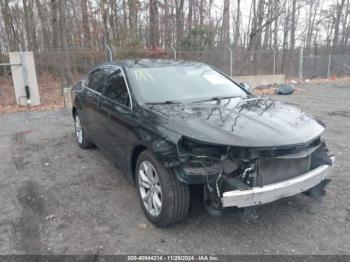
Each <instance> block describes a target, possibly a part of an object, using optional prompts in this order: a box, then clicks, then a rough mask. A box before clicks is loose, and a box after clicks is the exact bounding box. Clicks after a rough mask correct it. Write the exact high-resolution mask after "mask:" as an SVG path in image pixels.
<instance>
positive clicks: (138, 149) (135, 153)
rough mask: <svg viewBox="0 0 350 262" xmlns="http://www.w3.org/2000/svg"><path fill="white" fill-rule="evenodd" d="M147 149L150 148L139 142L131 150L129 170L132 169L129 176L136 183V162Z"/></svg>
mask: <svg viewBox="0 0 350 262" xmlns="http://www.w3.org/2000/svg"><path fill="white" fill-rule="evenodd" d="M145 150H149V148H148V147H147V146H145V145H143V144H138V145H136V146H134V148H133V150H132V151H131V155H130V161H129V170H130V172H129V173H130V174H129V176H130V179H131V180H132V182H134V183H135V171H136V162H137V159H138V157H139V156H140V154H141V153H142V152H143V151H145ZM151 151H152V150H151Z"/></svg>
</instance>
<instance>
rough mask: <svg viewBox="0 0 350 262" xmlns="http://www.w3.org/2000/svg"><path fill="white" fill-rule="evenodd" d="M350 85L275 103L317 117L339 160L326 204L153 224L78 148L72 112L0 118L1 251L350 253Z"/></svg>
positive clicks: (104, 165) (114, 178)
mask: <svg viewBox="0 0 350 262" xmlns="http://www.w3.org/2000/svg"><path fill="white" fill-rule="evenodd" d="M349 85H350V81H348V82H347V81H345V82H344V81H343V82H332V83H326V84H315V83H308V84H303V85H301V86H299V87H300V88H301V89H302V90H303V91H302V92H298V93H296V94H294V95H292V96H284V97H281V96H278V97H277V96H276V97H274V98H275V99H281V100H284V101H287V102H290V103H293V104H295V105H298V106H300V107H302V108H303V109H305V110H306V111H307V112H310V113H312V114H313V115H315V116H317V117H319V118H321V119H322V120H323V121H324V122H325V123H326V125H327V131H326V133H325V135H324V138H325V139H326V140H327V144H328V146H329V148H330V149H331V151H333V152H334V153H336V158H337V162H336V164H335V166H334V167H333V169H332V170H331V172H330V178H331V179H333V181H332V183H331V184H330V185H329V187H328V188H327V191H328V194H327V196H326V197H324V198H322V199H311V198H308V197H306V196H305V195H298V196H295V197H291V198H288V199H283V200H280V201H277V202H275V203H272V204H268V205H264V206H261V207H258V208H257V209H256V213H257V216H258V217H256V218H255V219H253V218H251V219H249V220H243V219H242V217H243V212H242V210H237V209H228V210H226V212H225V213H224V214H223V215H222V216H221V217H212V216H210V215H209V214H207V213H206V212H205V211H204V209H203V207H202V203H201V201H200V197H197V198H194V201H193V202H194V203H192V208H191V211H190V213H189V215H188V218H187V219H186V220H185V221H184V223H182V224H178V225H175V226H173V227H171V228H168V229H158V228H155V227H154V226H152V225H151V224H150V223H149V222H148V221H147V220H146V218H145V216H144V215H143V212H142V209H141V206H140V204H139V202H138V199H137V197H136V190H135V188H134V187H133V185H131V184H130V183H129V182H128V180H127V179H126V178H125V176H124V175H123V174H122V173H121V172H120V171H119V170H118V168H116V167H115V166H113V164H112V163H111V161H110V160H109V159H108V158H107V157H106V156H105V155H104V154H103V153H101V151H99V150H97V149H92V150H85V151H84V150H81V149H79V147H78V146H77V145H76V143H75V139H74V134H73V127H72V119H71V116H70V112H69V111H65V110H58V111H49V112H36V113H31V112H22V113H9V114H0V159H1V160H0V163H1V165H0V181H1V182H0V210H1V211H0V254H62V253H64V254H97V253H100V254H101V253H102V254H125V253H143V254H150V253H151V254H154V253H167V254H169V253H170V254H180V253H181V254H182V253H187V254H188V253H191V254H203V253H205V254H208V253H210V254H344V253H348V254H350V175H349V169H350V162H349V158H350V147H349V144H350V142H349V141H350V131H349V130H350V86H349Z"/></svg>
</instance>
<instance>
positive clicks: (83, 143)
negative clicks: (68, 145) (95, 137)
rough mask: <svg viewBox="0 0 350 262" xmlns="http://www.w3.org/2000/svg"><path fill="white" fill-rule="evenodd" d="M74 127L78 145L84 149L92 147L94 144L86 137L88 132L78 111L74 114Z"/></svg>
mask: <svg viewBox="0 0 350 262" xmlns="http://www.w3.org/2000/svg"><path fill="white" fill-rule="evenodd" d="M74 129H75V137H76V139H77V142H78V145H79V146H80V147H81V148H83V149H88V148H91V147H92V146H93V145H92V144H91V142H90V141H89V140H88V138H87V137H86V133H85V131H84V129H83V126H82V124H81V120H80V117H79V115H78V113H75V114H74Z"/></svg>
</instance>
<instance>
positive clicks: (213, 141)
mask: <svg viewBox="0 0 350 262" xmlns="http://www.w3.org/2000/svg"><path fill="white" fill-rule="evenodd" d="M72 96H73V111H72V113H73V117H74V121H75V133H76V137H77V142H78V144H79V146H80V147H82V148H84V149H85V148H89V147H91V146H94V145H95V146H97V147H99V148H100V149H102V150H103V151H104V152H106V153H107V154H108V155H109V156H110V157H111V159H112V160H113V161H114V162H115V164H117V165H118V166H119V167H120V168H121V169H122V170H123V171H124V172H125V173H126V174H127V175H128V177H129V178H130V180H131V181H133V182H134V183H135V184H136V187H137V189H138V195H139V198H140V202H141V205H142V207H143V210H144V212H145V214H146V216H147V218H148V219H149V220H150V221H151V222H152V223H154V224H155V225H156V226H168V225H171V224H174V223H176V222H178V221H181V220H183V219H184V218H185V216H186V214H187V212H188V209H189V204H190V192H189V185H191V184H202V185H203V191H204V194H203V195H204V203H205V204H206V207H207V208H208V210H214V211H215V210H222V209H223V208H225V207H230V206H234V207H250V206H256V205H259V204H264V203H268V202H272V201H274V200H277V199H280V198H282V197H288V196H292V195H295V194H298V193H300V192H307V193H310V192H313V191H315V190H316V189H317V190H321V189H322V188H323V187H324V185H325V184H326V183H327V182H328V179H327V172H326V170H327V168H328V167H329V166H330V165H331V164H332V162H333V160H334V158H333V157H332V156H330V155H329V153H328V150H327V147H326V145H325V143H324V142H323V141H322V140H321V134H322V133H323V131H324V125H323V124H322V122H321V121H319V120H317V119H315V118H313V117H311V116H309V115H307V114H306V113H304V112H303V111H302V110H299V109H297V108H295V107H293V106H290V105H287V104H284V103H281V102H277V101H273V100H270V99H268V98H264V97H257V96H254V95H252V93H251V92H250V91H249V90H247V88H246V87H245V86H244V85H242V84H239V83H236V82H235V81H233V80H232V79H231V78H229V77H228V76H226V75H225V74H224V73H222V72H220V71H219V70H216V69H215V68H212V67H211V66H209V65H205V64H202V63H195V62H186V61H173V60H148V59H141V60H125V61H119V62H115V63H108V64H103V65H99V66H97V67H95V68H94V69H92V70H91V71H90V72H89V73H88V74H87V76H86V78H85V79H84V80H83V81H81V82H80V83H79V84H77V85H76V86H75V87H74V88H73V91H72Z"/></svg>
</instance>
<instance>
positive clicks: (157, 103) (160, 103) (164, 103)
mask: <svg viewBox="0 0 350 262" xmlns="http://www.w3.org/2000/svg"><path fill="white" fill-rule="evenodd" d="M175 104H182V102H180V101H176V100H166V101H161V102H148V103H146V105H175Z"/></svg>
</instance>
